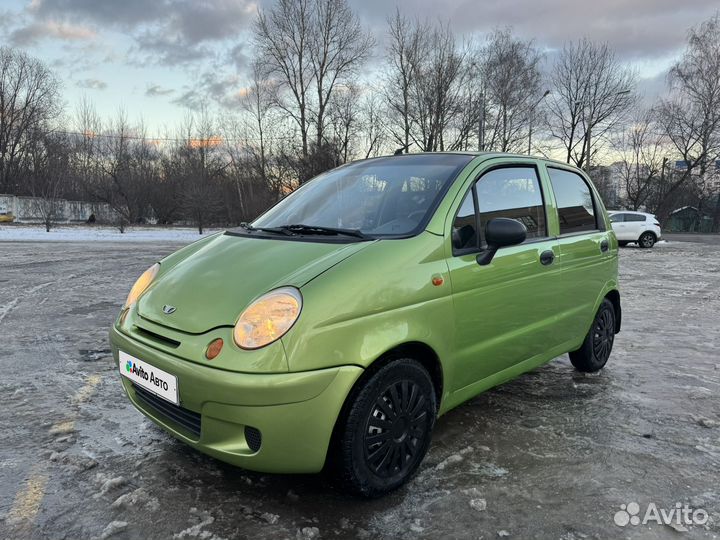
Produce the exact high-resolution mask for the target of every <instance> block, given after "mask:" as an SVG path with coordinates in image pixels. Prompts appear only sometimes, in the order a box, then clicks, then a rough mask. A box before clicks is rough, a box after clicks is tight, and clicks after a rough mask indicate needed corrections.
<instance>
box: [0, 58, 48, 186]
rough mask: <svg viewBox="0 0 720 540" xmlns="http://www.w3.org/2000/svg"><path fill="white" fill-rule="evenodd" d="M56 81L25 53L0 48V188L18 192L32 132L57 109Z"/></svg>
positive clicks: (43, 67)
mask: <svg viewBox="0 0 720 540" xmlns="http://www.w3.org/2000/svg"><path fill="white" fill-rule="evenodd" d="M59 95H60V92H59V83H58V81H57V79H56V78H55V76H54V75H53V74H52V72H51V71H50V70H49V69H48V68H47V66H45V64H43V63H42V62H40V61H39V60H37V59H35V58H33V57H31V56H29V55H28V54H26V53H24V52H21V51H18V50H15V49H11V48H8V47H0V190H1V191H11V192H13V193H18V192H21V191H22V190H23V188H22V177H23V175H24V173H25V172H26V166H27V165H28V162H27V160H26V157H27V155H28V152H29V150H30V147H31V145H32V144H33V142H34V141H33V140H32V135H33V134H34V133H37V132H38V131H43V130H44V129H45V128H46V124H47V123H49V122H50V121H51V120H53V119H54V118H55V117H56V116H57V114H58V113H59V110H60V104H59Z"/></svg>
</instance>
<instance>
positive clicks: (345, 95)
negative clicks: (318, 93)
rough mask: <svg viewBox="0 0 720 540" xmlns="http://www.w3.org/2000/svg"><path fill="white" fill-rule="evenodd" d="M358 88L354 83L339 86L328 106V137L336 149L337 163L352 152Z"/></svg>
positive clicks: (357, 118)
mask: <svg viewBox="0 0 720 540" xmlns="http://www.w3.org/2000/svg"><path fill="white" fill-rule="evenodd" d="M359 101H360V89H359V88H358V87H357V86H355V85H352V84H350V85H347V86H344V87H341V88H340V87H339V88H338V89H337V90H336V96H335V99H334V100H333V101H332V103H331V105H330V107H329V108H328V117H329V122H328V123H329V131H331V132H332V135H331V137H330V138H329V139H330V141H331V143H332V146H333V147H334V148H335V149H336V150H337V163H338V165H340V164H342V163H346V162H348V161H349V160H350V159H352V157H353V154H354V147H355V142H356V140H357V138H358V136H359V130H360V128H361V127H362V126H361V125H360V107H359Z"/></svg>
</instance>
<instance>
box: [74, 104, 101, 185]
mask: <svg viewBox="0 0 720 540" xmlns="http://www.w3.org/2000/svg"><path fill="white" fill-rule="evenodd" d="M71 126H72V128H73V130H74V131H75V134H73V136H72V140H73V141H74V148H73V152H72V155H71V166H72V169H73V180H74V182H76V184H77V185H75V186H72V187H71V192H74V193H76V194H78V195H85V196H87V195H88V194H92V193H93V192H94V191H97V189H96V186H97V184H98V182H100V181H101V178H102V169H101V165H102V162H101V159H100V157H101V153H102V137H101V135H102V131H103V126H102V120H101V119H100V115H99V114H98V113H97V110H96V109H95V106H94V105H93V103H92V102H91V101H90V100H89V99H88V98H87V97H83V98H82V99H81V100H80V101H79V103H78V104H77V106H76V109H75V113H74V117H73V120H72V124H71Z"/></svg>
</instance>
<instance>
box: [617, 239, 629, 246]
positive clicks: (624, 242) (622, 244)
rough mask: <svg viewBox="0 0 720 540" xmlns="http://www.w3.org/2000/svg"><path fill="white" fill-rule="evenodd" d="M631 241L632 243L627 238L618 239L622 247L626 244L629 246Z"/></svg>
mask: <svg viewBox="0 0 720 540" xmlns="http://www.w3.org/2000/svg"><path fill="white" fill-rule="evenodd" d="M629 243H630V242H628V241H627V240H618V245H619V246H620V247H625V246H627V245H628V244H629Z"/></svg>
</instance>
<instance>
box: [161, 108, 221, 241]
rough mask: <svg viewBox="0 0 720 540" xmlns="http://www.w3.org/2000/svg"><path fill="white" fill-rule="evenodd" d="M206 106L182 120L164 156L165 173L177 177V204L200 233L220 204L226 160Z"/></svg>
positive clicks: (210, 220)
mask: <svg viewBox="0 0 720 540" xmlns="http://www.w3.org/2000/svg"><path fill="white" fill-rule="evenodd" d="M218 131H219V130H218V128H217V127H216V126H215V123H214V122H213V120H212V118H211V116H210V114H209V113H208V111H207V109H206V108H205V107H203V108H202V109H201V111H200V113H199V114H198V115H196V116H194V117H190V118H188V119H187V120H186V123H185V126H184V129H183V133H184V136H183V137H182V138H181V140H180V141H179V142H178V144H177V146H176V147H175V149H174V151H173V152H172V153H171V154H170V156H169V157H168V158H167V159H166V162H165V174H166V175H175V176H176V177H177V178H179V179H180V182H181V184H182V191H181V195H180V207H181V209H182V211H183V212H184V213H185V215H186V216H187V217H189V218H190V219H191V220H192V221H193V223H194V224H195V225H196V226H197V229H198V233H199V234H203V231H204V229H205V227H206V226H207V225H208V224H209V223H210V222H212V219H213V218H212V216H213V214H214V213H216V212H217V211H218V210H219V209H220V208H221V207H222V204H221V200H220V198H219V195H220V189H219V183H220V180H221V178H222V176H223V174H224V171H225V169H226V168H227V167H228V165H229V162H228V161H227V159H225V156H224V155H223V153H222V147H221V145H222V139H221V138H220V136H219V135H218Z"/></svg>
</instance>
